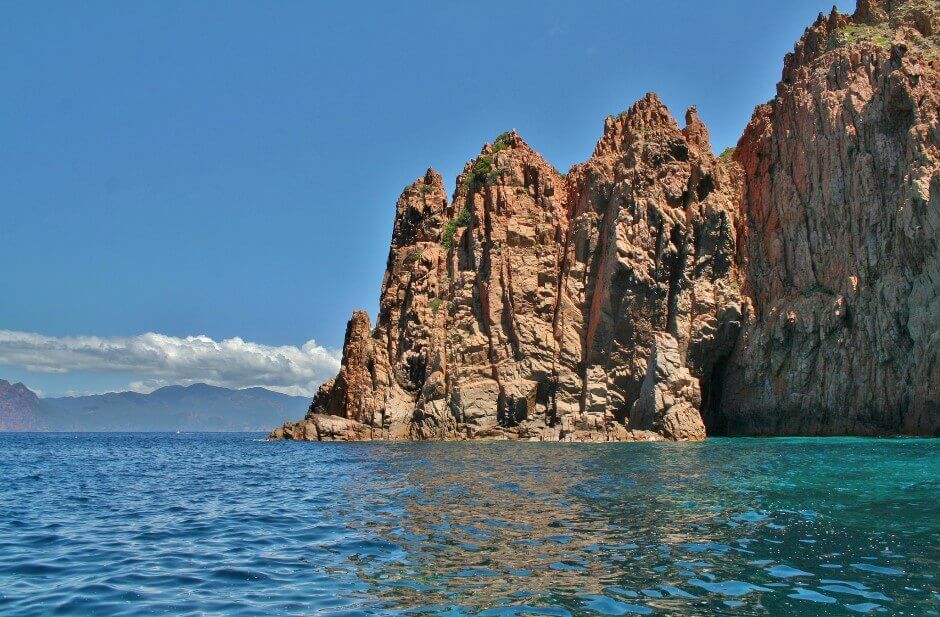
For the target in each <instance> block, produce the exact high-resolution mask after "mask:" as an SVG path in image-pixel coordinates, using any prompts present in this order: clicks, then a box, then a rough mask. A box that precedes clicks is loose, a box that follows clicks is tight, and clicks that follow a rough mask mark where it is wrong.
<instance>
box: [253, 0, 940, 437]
mask: <svg viewBox="0 0 940 617" xmlns="http://www.w3.org/2000/svg"><path fill="white" fill-rule="evenodd" d="M938 20H940V2H937V1H936V0H920V1H918V0H908V1H906V2H901V1H890V0H861V1H860V2H859V7H858V9H857V11H856V12H855V14H854V15H851V16H848V15H841V14H839V13H838V12H836V11H835V10H833V12H832V13H831V14H829V15H828V16H826V15H820V17H819V19H818V20H817V21H816V23H815V24H813V25H812V26H811V27H810V28H808V29H807V31H806V33H805V34H804V36H803V38H802V39H801V40H800V41H799V42H798V43H797V45H796V47H795V50H794V52H793V53H792V54H790V55H788V57H787V58H786V60H785V66H784V72H783V79H782V81H781V82H780V84H779V85H778V89H777V95H776V97H775V98H774V99H773V100H771V102H769V103H768V104H766V105H762V106H760V107H759V108H758V109H757V110H756V111H755V114H754V117H753V119H752V120H751V122H750V124H749V125H748V127H747V129H746V130H745V133H744V135H743V137H742V138H741V141H740V142H739V144H738V147H737V148H736V150H735V152H734V154H733V156H732V157H721V158H718V157H716V156H715V155H714V154H713V153H712V151H711V147H710V142H709V137H708V131H707V129H706V127H705V126H704V124H703V123H702V122H701V120H700V119H699V118H698V116H697V114H696V111H695V109H694V108H692V109H689V110H688V112H687V113H686V116H685V122H684V126H682V127H680V126H679V125H678V123H677V122H676V121H675V120H674V119H673V117H672V116H671V115H670V113H669V111H668V110H667V109H666V108H665V106H664V105H663V104H662V103H661V102H660V101H659V99H658V98H657V97H656V96H655V95H653V94H649V95H647V96H646V97H645V98H643V99H642V100H640V101H639V102H637V103H636V104H635V105H633V106H632V107H631V108H630V109H629V110H628V111H626V112H625V113H623V114H621V115H620V116H617V117H609V118H607V120H606V122H605V124H604V132H603V135H602V137H601V138H600V140H599V141H598V143H597V146H596V147H595V149H594V153H593V155H592V156H591V158H590V159H589V160H588V161H587V162H585V163H583V164H580V165H577V166H575V167H574V168H572V169H571V170H570V171H569V172H568V173H567V174H565V175H562V174H560V173H559V172H558V171H556V170H555V169H554V168H553V167H552V166H551V165H550V164H548V163H547V162H546V161H545V160H544V159H543V158H542V157H541V156H540V155H539V154H538V153H537V152H535V151H534V150H532V148H530V147H529V145H528V144H526V143H525V142H524V141H523V139H522V138H521V137H520V136H519V135H518V134H516V133H515V132H510V133H505V134H503V135H500V136H499V137H498V138H496V139H495V140H494V142H493V143H492V144H487V145H485V146H484V148H483V150H482V151H481V153H480V154H479V156H477V157H476V158H475V159H474V160H473V161H471V162H469V163H467V165H466V167H465V169H464V171H463V173H462V174H461V175H460V176H459V178H458V179H457V189H456V191H455V193H454V195H453V197H452V199H449V198H448V195H447V192H446V190H445V188H444V184H443V182H442V179H441V177H440V176H439V175H438V174H437V173H436V172H434V171H433V170H428V172H427V173H426V174H425V175H424V176H423V177H421V178H419V179H417V180H416V181H415V182H414V183H413V184H411V185H409V186H408V187H406V189H405V191H404V192H403V193H402V196H401V197H400V198H399V200H398V204H397V211H396V217H395V224H394V230H393V234H392V244H391V249H390V251H389V257H388V265H387V269H386V274H385V280H384V283H383V285H382V295H381V302H380V313H379V316H378V320H377V323H376V325H375V328H374V329H373V328H372V327H371V324H370V322H369V317H368V316H367V315H366V314H365V313H363V312H359V311H357V312H356V313H354V315H353V317H352V319H351V320H350V322H349V326H348V328H347V332H346V340H345V345H344V354H343V362H342V369H341V370H340V373H339V375H337V377H336V378H334V379H333V380H331V381H330V382H327V383H326V384H324V385H323V387H322V388H321V389H320V391H319V393H318V394H317V396H316V397H315V398H314V400H313V403H312V404H311V406H310V410H309V412H308V414H307V417H306V418H305V419H304V420H302V421H300V422H297V423H288V424H286V425H284V426H283V427H281V428H279V429H277V430H275V431H274V432H273V433H272V434H271V437H272V438H292V439H308V440H327V439H330V440H332V439H430V438H433V439H456V438H518V439H537V440H571V441H611V440H652V439H681V440H698V439H703V438H704V437H705V435H706V433H709V434H726V433H734V434H893V433H910V434H934V433H936V432H937V431H938V429H940V359H938V353H940V265H938V253H937V242H938V229H940V155H938V146H940V129H938V123H937V116H938V93H940V72H938V69H940V51H938V50H940V47H938V32H940V21H938Z"/></svg>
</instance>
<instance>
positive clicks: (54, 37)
mask: <svg viewBox="0 0 940 617" xmlns="http://www.w3.org/2000/svg"><path fill="white" fill-rule="evenodd" d="M836 5H837V6H838V7H839V8H840V10H842V11H843V12H848V11H851V10H853V9H854V2H849V1H839V2H837V3H836ZM574 6H575V5H574V4H571V3H562V2H552V1H538V2H535V1H531V2H485V1H476V2H472V3H463V2H461V3H458V2H442V1H439V0H438V1H433V2H432V1H427V2H423V1H422V2H419V1H415V2H401V3H388V2H385V3H368V2H345V3H334V4H326V3H312V2H198V1H196V2H134V3H118V2H83V3H71V2H53V3H37V2H25V1H24V2H2V3H0V17H2V18H0V79H2V84H3V91H4V95H3V96H2V97H0V264H3V276H2V283H0V290H2V291H0V330H7V331H10V332H13V333H36V334H40V335H42V336H43V337H48V339H49V340H52V341H53V343H51V345H52V346H53V347H55V348H56V349H58V350H59V351H63V349H64V350H65V351H68V349H67V347H68V345H67V343H66V342H62V341H63V340H64V339H62V337H78V336H85V337H89V336H94V337H100V338H101V339H102V340H106V341H108V340H111V339H114V340H125V339H126V338H127V337H135V336H138V335H141V334H143V333H147V332H154V333H159V334H161V335H166V336H167V337H170V338H171V340H179V341H184V343H180V344H182V345H185V341H186V337H192V336H197V335H205V336H206V337H209V338H210V339H212V340H213V341H216V342H220V341H222V340H223V339H235V337H238V340H242V341H249V342H253V343H256V344H258V345H260V346H262V348H263V349H276V348H285V347H290V346H293V347H300V346H301V345H304V344H305V343H306V342H307V341H309V340H311V339H315V341H316V343H317V344H318V345H319V346H323V347H325V348H327V350H331V349H332V350H335V348H337V347H339V346H340V345H341V344H342V337H343V332H344V328H345V323H346V320H347V319H348V318H349V315H350V313H351V312H352V310H353V309H354V308H365V309H366V310H368V311H369V312H370V314H372V315H373V318H374V315H375V310H376V306H377V303H378V291H379V287H380V284H381V279H382V273H383V269H384V265H385V258H386V256H387V250H388V241H389V237H390V233H391V225H392V215H393V212H394V203H395V200H396V198H397V196H398V193H399V192H400V191H401V188H402V187H403V186H404V185H406V184H408V183H410V182H411V181H412V180H414V179H415V178H416V177H417V176H419V175H420V174H422V173H423V171H424V170H425V169H426V168H427V167H428V166H433V167H435V168H436V169H438V170H439V171H441V172H442V173H443V174H444V177H445V178H446V179H447V181H448V182H449V183H452V182H453V178H454V176H455V175H456V173H457V172H458V171H459V169H460V168H461V167H462V165H463V163H464V162H465V161H466V160H467V159H469V158H471V157H472V156H473V155H474V154H475V153H476V152H478V150H479V148H480V146H481V144H482V143H483V142H485V141H488V140H492V138H493V137H494V136H495V135H497V134H498V133H500V132H502V131H504V130H507V129H511V128H515V129H517V130H518V131H519V132H520V133H521V134H522V135H523V137H524V138H525V139H526V140H527V141H528V142H529V143H530V144H531V145H532V146H533V147H534V148H536V149H537V150H539V151H540V152H541V153H542V154H543V155H544V156H545V157H546V158H547V159H548V160H549V161H550V162H552V163H553V164H554V165H555V166H556V167H558V168H559V169H567V168H568V167H569V166H571V165H572V164H574V163H576V162H580V161H583V160H584V159H586V158H587V157H588V156H589V155H590V152H591V150H592V149H593V145H594V142H595V141H596V140H597V138H598V137H599V135H600V132H601V128H602V123H603V118H604V117H605V116H606V115H609V114H612V113H618V112H620V111H622V110H624V109H626V108H627V107H629V106H630V104H631V103H633V102H634V101H635V100H637V99H638V98H640V97H642V96H643V94H644V93H646V92H647V91H650V90H653V91H655V92H657V93H658V94H659V95H660V97H661V98H662V99H663V100H664V101H665V102H666V104H667V105H668V106H669V107H670V109H671V110H672V111H673V113H674V115H676V117H678V118H681V117H682V114H683V113H684V111H685V108H686V107H687V106H689V105H692V104H695V105H697V106H698V109H699V113H700V115H701V117H702V118H703V120H704V121H705V122H706V124H708V126H709V128H710V129H711V135H712V141H713V146H714V148H715V149H716V150H719V151H720V150H721V149H723V148H725V147H727V146H729V145H733V144H734V143H735V142H736V141H737V139H738V137H739V135H740V134H741V131H742V129H743V128H744V126H745V124H746V123H747V120H748V118H749V116H750V114H751V112H752V110H753V108H754V106H755V105H757V104H759V103H761V102H764V101H766V100H768V99H770V98H771V96H772V95H773V93H774V89H775V83H776V81H777V80H778V79H779V76H780V71H781V67H782V61H783V55H784V54H785V53H786V52H787V51H789V50H791V49H792V47H793V43H794V41H795V40H796V39H797V38H798V37H799V36H800V34H801V33H802V31H803V29H804V28H805V27H806V26H808V25H809V24H810V23H811V22H812V21H813V19H814V18H815V17H816V15H817V13H819V12H820V11H826V12H828V10H829V8H830V7H831V3H829V2H821V1H818V0H788V1H787V2H770V1H767V2H763V1H756V0H727V1H719V2H707V3H706V2H700V1H678V0H675V1H668V0H667V1H663V2H657V3H651V2H641V1H639V0H620V1H607V2H581V3H578V5H577V8H573V7H574ZM122 337H123V338H122ZM7 339H8V344H12V343H9V340H13V339H15V340H18V341H20V344H21V347H20V348H19V349H20V352H22V353H20V354H19V355H16V354H10V353H7V354H6V355H4V353H3V347H2V345H0V377H6V378H7V379H13V380H23V381H24V382H26V383H27V385H30V386H32V387H35V388H37V389H40V390H42V391H44V392H46V393H48V394H56V393H61V392H65V391H71V390H75V391H102V390H108V389H122V388H123V387H125V386H126V385H127V384H129V383H131V382H135V383H138V387H141V388H146V387H147V386H144V385H139V384H140V383H141V382H147V383H150V384H151V387H152V386H155V385H160V384H162V383H170V382H181V381H186V380H197V381H198V380H204V379H203V377H204V375H209V380H213V379H214V380H215V381H216V382H218V383H224V384H227V385H256V384H254V383H250V382H252V381H258V376H257V375H254V376H250V375H249V376H246V375H241V376H239V377H233V376H229V377H225V378H220V377H219V374H218V373H211V374H209V373H206V372H205V371H204V370H203V369H202V368H201V365H199V364H198V362H197V363H196V364H195V365H192V366H189V368H181V369H179V370H180V371H190V372H189V373H185V374H184V373H176V372H173V371H164V370H162V369H159V368H154V367H155V366H158V365H159V362H160V361H159V360H154V361H153V362H151V363H149V364H148V363H147V362H142V363H141V364H140V365H139V366H137V365H134V364H133V363H129V364H127V365H126V366H125V368H122V369H109V368H107V363H106V362H104V363H102V362H100V361H99V362H97V363H90V364H89V363H87V362H86V363H82V362H80V361H76V360H71V359H69V357H68V356H67V355H62V356H61V357H60V356H52V355H46V356H43V357H39V358H38V359H37V362H31V361H30V358H29V354H28V353H26V352H24V351H23V349H22V341H23V340H24V339H23V337H22V336H20V337H19V338H16V337H13V336H12V335H8V336H7ZM42 340H47V339H42ZM96 340H97V339H96ZM133 340H137V339H133ZM86 342H87V341H86ZM112 342H113V341H112ZM138 342H139V341H138ZM175 344H176V343H174V345H175ZM118 347H119V346H118ZM115 348H117V347H115ZM30 349H32V348H30ZM43 349H45V347H43V345H41V344H39V346H38V347H36V348H35V349H33V350H32V351H31V352H30V353H32V354H34V355H36V354H38V355H40V356H42V354H43V353H44V352H43ZM63 353H64V352H63ZM115 353H118V352H115ZM161 353H162V354H163V356H166V353H167V352H165V350H164V351H162V352H161ZM272 353H274V352H272ZM318 353H319V352H318ZM170 355H172V354H170ZM275 355H276V354H275ZM54 357H55V358H59V360H54V359H53V358H54ZM109 357H110V356H109ZM220 357H222V358H225V357H227V356H224V355H223V356H220ZM56 361H61V363H62V364H61V366H58V368H56V367H54V366H51V365H53V364H54V363H55V362H56ZM4 363H5V365H3V364H4ZM27 366H30V367H31V369H29V368H27ZM121 366H124V365H123V364H122V365H121ZM332 369H333V365H332V364H330V363H329V362H327V363H326V364H323V365H322V366H319V365H318V367H317V371H319V372H317V375H320V374H321V373H323V374H325V373H328V372H330V371H331V370H332ZM52 371H58V372H52ZM315 372H316V371H315ZM311 375H313V373H310V374H308V375H307V377H310V376H311ZM240 379H244V380H247V381H243V382H242V381H239V380H240ZM284 379H288V378H287V377H285V378H284ZM318 379H319V376H318V377H316V378H311V379H310V380H308V382H305V383H306V385H305V386H304V387H303V388H302V389H301V391H303V392H306V391H308V390H309V389H310V388H311V387H313V383H314V382H315V381H316V380H318ZM148 380H149V381H148ZM260 385H266V384H260ZM267 385H275V386H279V385H280V384H267ZM281 387H282V388H287V387H288V386H281Z"/></svg>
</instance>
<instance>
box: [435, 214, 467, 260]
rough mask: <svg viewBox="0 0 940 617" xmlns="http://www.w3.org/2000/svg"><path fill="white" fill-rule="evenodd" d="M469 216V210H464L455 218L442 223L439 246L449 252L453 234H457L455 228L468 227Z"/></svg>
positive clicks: (452, 244)
mask: <svg viewBox="0 0 940 617" xmlns="http://www.w3.org/2000/svg"><path fill="white" fill-rule="evenodd" d="M471 216H472V215H471V214H470V208H464V209H463V210H461V211H460V214H458V215H457V218H455V219H451V220H449V221H447V222H446V223H444V230H443V232H441V244H443V245H444V248H446V249H447V250H450V248H451V247H452V246H454V234H456V233H457V228H459V227H467V226H469V225H470V219H471Z"/></svg>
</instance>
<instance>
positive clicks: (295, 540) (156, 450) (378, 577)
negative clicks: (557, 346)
mask: <svg viewBox="0 0 940 617" xmlns="http://www.w3.org/2000/svg"><path fill="white" fill-rule="evenodd" d="M260 437H261V436H260V435H244V434H194V435H171V434H137V435H130V434H52V435H49V434H46V435H42V434H31V435H17V434H0V614H2V615H36V614H47V613H48V614H53V613H59V614H96V615H112V614H127V615H139V614H184V613H191V614H206V613H208V614H223V613H224V614H259V615H260V614H322V615H363V614H375V615H396V614H413V615H425V614H427V615H520V614H545V615H581V614H602V615H620V614H633V613H638V614H719V613H720V614H775V615H776V614H807V615H827V614H833V615H849V614H852V612H853V611H858V612H865V611H885V612H890V613H891V614H905V615H920V614H937V613H938V610H940V589H938V582H940V580H938V575H940V571H938V557H940V480H938V477H940V441H937V440H913V439H911V440H871V439H712V440H710V441H708V442H706V443H703V444H674V443H664V444H604V445H600V444H571V445H568V444H530V443H482V442H473V443H393V444H389V443H359V444H318V443H294V442H279V443H267V442H263V441H261V440H260Z"/></svg>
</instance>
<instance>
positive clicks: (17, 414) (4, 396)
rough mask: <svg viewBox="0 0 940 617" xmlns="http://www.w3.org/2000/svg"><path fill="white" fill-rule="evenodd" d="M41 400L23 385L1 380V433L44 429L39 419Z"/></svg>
mask: <svg viewBox="0 0 940 617" xmlns="http://www.w3.org/2000/svg"><path fill="white" fill-rule="evenodd" d="M38 411H39V398H38V397H37V396H36V394H35V393H34V392H32V391H31V390H30V389H29V388H27V387H26V386H24V385H23V384H21V383H16V384H11V383H10V382H9V381H6V380H3V379H0V431H35V430H40V429H42V428H43V426H42V423H41V421H40V420H39V419H38V418H37V414H38Z"/></svg>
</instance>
